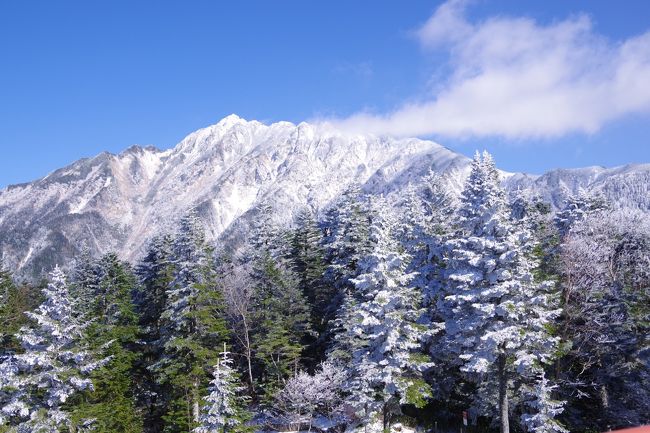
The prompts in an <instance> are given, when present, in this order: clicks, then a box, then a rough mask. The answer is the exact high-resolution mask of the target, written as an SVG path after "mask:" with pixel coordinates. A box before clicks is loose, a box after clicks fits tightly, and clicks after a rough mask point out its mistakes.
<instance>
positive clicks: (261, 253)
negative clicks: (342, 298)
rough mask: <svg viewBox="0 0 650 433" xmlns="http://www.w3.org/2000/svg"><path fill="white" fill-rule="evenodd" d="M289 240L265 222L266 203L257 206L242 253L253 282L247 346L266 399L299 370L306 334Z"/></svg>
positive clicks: (303, 304) (302, 300) (268, 212)
mask: <svg viewBox="0 0 650 433" xmlns="http://www.w3.org/2000/svg"><path fill="white" fill-rule="evenodd" d="M290 240H291V239H290V236H285V234H284V233H282V232H281V230H279V228H278V227H277V226H276V225H275V224H274V223H273V221H272V220H271V209H270V207H268V206H265V207H264V208H262V209H260V213H259V218H258V220H256V222H255V224H254V226H253V229H252V231H251V239H250V240H249V245H248V247H247V250H246V251H247V252H248V254H246V255H247V256H248V257H247V260H248V262H249V264H250V270H251V279H252V281H253V282H254V285H255V294H254V296H253V310H254V312H253V314H252V318H253V321H254V322H255V325H256V326H255V329H254V330H253V332H252V333H251V345H252V349H253V351H254V353H255V355H256V358H257V363H258V369H257V370H258V372H259V373H258V381H259V383H260V384H262V385H263V388H264V389H263V390H262V391H263V393H264V394H265V397H266V398H267V399H271V398H272V396H273V394H274V393H275V391H276V390H277V389H278V388H279V387H280V386H282V384H283V382H284V381H285V380H286V379H287V378H288V377H289V376H290V375H291V374H292V373H293V372H296V371H298V370H299V369H300V368H301V355H302V354H303V351H304V349H305V346H306V338H307V337H308V336H309V335H310V333H311V326H310V314H309V313H310V309H309V305H308V304H307V301H306V298H305V294H304V293H303V290H302V288H301V287H300V279H299V276H298V275H297V274H296V273H295V272H294V271H293V269H292V263H291V261H290V260H289V258H288V255H289V254H290V251H291V243H290Z"/></svg>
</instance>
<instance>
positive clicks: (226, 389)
mask: <svg viewBox="0 0 650 433" xmlns="http://www.w3.org/2000/svg"><path fill="white" fill-rule="evenodd" d="M219 355H220V357H219V361H218V363H217V365H216V366H215V367H214V371H213V373H212V375H213V379H212V380H211V381H210V385H209V386H208V395H207V396H206V397H205V398H204V401H205V405H204V406H203V411H202V412H201V415H200V417H199V426H198V427H196V428H195V429H194V432H195V433H226V432H230V431H235V432H236V431H239V430H241V427H242V426H243V423H244V422H245V421H246V418H247V415H246V412H245V410H244V408H243V406H244V404H245V402H246V400H245V399H243V398H242V397H240V396H239V395H238V394H240V393H241V392H242V391H243V389H244V388H242V387H240V386H238V382H239V378H238V377H237V372H236V370H235V369H233V367H232V366H231V364H232V359H230V358H229V355H230V352H227V351H226V347H225V344H224V350H223V352H221V353H220V354H219Z"/></svg>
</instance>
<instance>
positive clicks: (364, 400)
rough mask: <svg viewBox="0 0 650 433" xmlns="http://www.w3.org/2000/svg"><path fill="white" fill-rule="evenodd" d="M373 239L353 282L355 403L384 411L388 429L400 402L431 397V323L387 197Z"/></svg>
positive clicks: (377, 211) (378, 208)
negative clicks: (427, 371)
mask: <svg viewBox="0 0 650 433" xmlns="http://www.w3.org/2000/svg"><path fill="white" fill-rule="evenodd" d="M372 215H373V221H372V225H371V231H370V237H371V241H372V243H373V244H374V248H373V250H372V251H371V252H370V253H368V254H366V255H365V256H364V257H362V258H361V259H360V260H359V276H358V277H356V278H355V279H353V280H352V282H353V283H354V284H355V291H356V293H357V294H358V296H359V298H360V299H361V302H360V303H359V304H357V305H355V306H354V309H353V310H352V311H349V312H348V320H349V322H348V323H346V324H345V328H346V329H347V330H348V331H347V333H348V334H349V336H350V340H356V342H355V343H354V346H353V347H352V348H351V349H352V350H353V353H352V363H351V365H352V370H353V371H352V374H351V381H350V398H349V401H350V403H351V404H352V405H353V406H354V407H356V408H357V409H359V410H363V411H364V414H365V415H366V416H367V417H369V416H374V415H377V414H379V413H381V415H382V419H383V422H384V428H387V427H388V426H389V422H390V418H391V415H393V414H394V413H395V412H397V413H399V411H398V410H397V409H398V408H399V405H400V404H414V405H416V406H418V407H421V406H423V405H424V404H425V401H426V399H427V397H429V396H430V389H429V387H428V386H427V384H426V383H425V382H424V380H423V379H422V375H421V370H422V369H423V368H424V367H426V362H423V360H422V358H423V355H420V356H418V352H420V350H421V344H420V341H421V340H422V337H423V336H424V333H425V327H424V326H422V325H420V324H418V323H417V320H418V318H419V317H420V316H421V315H422V312H423V311H422V309H421V303H422V294H421V293H420V292H419V291H418V290H416V289H415V288H414V287H413V286H412V285H411V281H412V279H413V277H414V275H413V274H409V273H407V272H406V268H407V266H408V264H409V261H410V259H411V258H410V256H409V255H408V253H406V252H405V251H404V250H403V249H402V247H401V246H400V244H399V242H398V241H397V240H396V239H395V235H394V231H395V230H396V226H397V222H396V219H395V218H394V216H393V215H391V212H390V209H389V208H388V205H387V204H386V202H385V201H384V200H379V201H378V202H376V203H373V213H372Z"/></svg>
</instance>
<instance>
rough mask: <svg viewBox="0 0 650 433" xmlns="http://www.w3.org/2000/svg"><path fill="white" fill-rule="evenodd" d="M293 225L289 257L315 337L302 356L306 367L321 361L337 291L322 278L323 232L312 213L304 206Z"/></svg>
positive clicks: (333, 315)
mask: <svg viewBox="0 0 650 433" xmlns="http://www.w3.org/2000/svg"><path fill="white" fill-rule="evenodd" d="M296 223H297V227H296V229H295V230H294V231H293V233H292V237H291V253H290V255H289V260H290V263H291V267H292V270H293V271H294V273H295V275H296V277H297V279H298V284H299V286H300V289H301V291H302V293H303V294H304V297H305V298H306V301H307V302H308V304H309V308H310V323H311V327H312V329H313V331H314V332H315V334H316V335H315V337H316V338H314V339H313V341H312V342H311V344H310V347H309V348H308V349H307V352H308V353H306V354H305V355H306V357H307V358H308V360H307V361H308V363H309V367H310V368H314V367H315V366H316V364H317V363H318V362H320V361H322V355H323V354H324V352H325V347H326V346H327V344H328V332H327V331H328V326H329V323H330V321H331V320H332V319H333V318H334V317H335V314H336V308H335V307H336V305H338V303H339V302H338V300H337V297H338V296H339V294H338V291H337V290H336V288H335V287H334V284H332V283H331V282H327V281H325V278H324V274H325V271H326V269H327V265H326V264H325V248H324V247H323V245H322V243H323V235H322V232H321V230H320V228H319V226H318V223H317V222H316V220H315V218H314V216H313V214H312V213H311V211H309V210H308V209H304V210H303V211H301V212H300V213H299V214H298V217H297V218H296Z"/></svg>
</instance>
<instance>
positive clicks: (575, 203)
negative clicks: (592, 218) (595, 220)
mask: <svg viewBox="0 0 650 433" xmlns="http://www.w3.org/2000/svg"><path fill="white" fill-rule="evenodd" d="M607 207H608V205H607V202H606V200H605V199H604V198H603V197H602V196H600V195H598V194H591V193H589V192H587V191H584V190H581V191H579V192H578V194H575V195H571V196H569V197H568V198H567V199H566V200H565V202H564V207H563V208H562V209H561V210H560V211H559V212H558V213H557V214H555V225H556V227H557V229H558V232H559V234H560V237H561V238H564V237H565V236H566V235H567V234H568V233H569V230H571V228H572V227H573V226H574V225H575V224H576V223H577V222H579V221H582V220H583V219H584V218H585V217H586V216H587V215H591V214H593V213H594V212H597V211H600V210H603V209H607Z"/></svg>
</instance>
